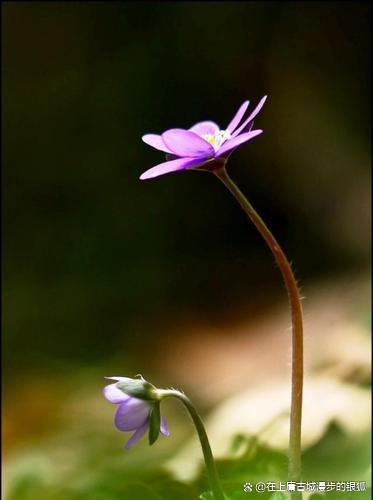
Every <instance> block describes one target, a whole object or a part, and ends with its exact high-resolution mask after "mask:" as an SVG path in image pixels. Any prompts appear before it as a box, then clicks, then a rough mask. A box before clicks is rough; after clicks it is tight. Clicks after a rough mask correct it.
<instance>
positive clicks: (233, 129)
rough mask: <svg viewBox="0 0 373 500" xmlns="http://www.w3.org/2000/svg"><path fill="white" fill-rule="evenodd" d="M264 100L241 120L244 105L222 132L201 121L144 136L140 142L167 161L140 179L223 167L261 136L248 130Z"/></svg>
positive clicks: (245, 104)
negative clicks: (182, 171)
mask: <svg viewBox="0 0 373 500" xmlns="http://www.w3.org/2000/svg"><path fill="white" fill-rule="evenodd" d="M266 99H267V96H264V97H263V98H262V99H261V100H260V101H259V103H258V105H257V106H256V108H255V109H254V110H253V111H252V112H251V113H250V115H249V116H248V117H247V118H246V119H243V118H244V114H245V113H246V110H247V108H248V106H249V101H245V102H244V103H243V104H242V105H241V106H240V107H239V109H238V111H237V113H236V114H235V115H234V117H233V119H232V120H231V121H230V122H229V124H228V126H227V127H226V128H225V130H221V129H220V127H219V126H218V125H217V124H216V123H214V122H211V121H205V122H199V123H196V124H195V125H193V127H191V128H190V129H189V130H185V129H181V128H172V129H169V130H166V131H165V132H163V134H161V135H157V134H146V135H144V136H143V137H142V140H143V141H144V142H145V143H146V144H148V145H149V146H152V147H153V148H155V149H159V150H160V151H163V152H164V153H166V159H167V161H166V162H163V163H160V164H159V165H156V166H155V167H153V168H151V169H149V170H147V171H146V172H144V173H143V174H142V175H141V176H140V179H142V180H144V179H151V178H152V177H158V176H159V175H163V174H168V173H169V172H175V171H177V170H185V169H196V168H204V169H211V168H214V166H216V165H219V164H220V165H221V164H224V163H225V162H226V160H227V158H228V156H229V155H230V154H231V153H232V152H233V150H234V149H236V148H237V147H238V146H240V145H241V144H243V143H244V142H247V141H249V140H250V139H253V138H254V137H256V136H257V135H259V134H261V133H262V132H263V131H262V130H259V129H257V130H252V126H253V123H254V118H255V117H256V115H257V114H258V113H259V111H260V110H261V109H262V107H263V105H264V103H265V100H266Z"/></svg>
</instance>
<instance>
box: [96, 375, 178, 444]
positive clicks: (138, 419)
mask: <svg viewBox="0 0 373 500" xmlns="http://www.w3.org/2000/svg"><path fill="white" fill-rule="evenodd" d="M105 378H107V379H110V380H116V382H115V383H114V384H110V385H107V386H106V387H104V389H103V395H104V397H105V398H106V399H107V400H108V401H109V402H110V403H114V404H117V405H118V408H117V411H116V413H115V417H114V423H115V426H116V427H117V429H119V430H120V431H123V432H127V431H135V432H134V433H133V434H132V436H131V437H130V439H129V440H128V441H127V443H126V445H125V448H127V449H128V448H131V446H133V445H134V444H136V443H137V442H138V441H139V440H140V439H141V438H142V437H143V436H144V434H145V433H146V432H147V431H148V430H149V441H150V444H153V443H154V442H155V440H156V439H157V437H158V435H159V432H161V433H162V434H163V435H164V436H169V434H170V433H169V432H168V428H167V424H166V420H165V419H164V417H160V414H159V402H157V401H151V400H144V399H138V398H135V397H133V396H130V395H128V394H126V393H125V392H123V390H121V389H120V388H119V387H118V385H120V384H121V383H123V382H127V381H131V380H132V379H128V378H126V377H105ZM154 425H155V426H156V429H155V430H154ZM152 427H153V429H152Z"/></svg>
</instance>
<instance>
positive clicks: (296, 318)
mask: <svg viewBox="0 0 373 500" xmlns="http://www.w3.org/2000/svg"><path fill="white" fill-rule="evenodd" d="M212 172H213V173H214V174H215V175H216V177H218V179H220V180H221V181H222V183H223V184H224V185H225V186H226V187H227V188H228V189H229V191H230V192H231V193H232V195H233V196H234V197H235V198H236V200H237V201H238V203H239V204H240V205H241V208H242V209H243V211H244V212H245V213H246V215H247V216H248V217H249V218H250V220H251V221H252V222H253V223H254V225H255V227H256V228H257V229H258V231H259V232H260V234H261V235H262V237H263V238H264V240H265V241H266V243H267V245H268V246H269V248H270V250H271V252H272V254H273V256H274V258H275V259H276V262H277V264H278V266H279V268H280V271H281V273H282V277H283V279H284V282H285V286H286V289H287V292H288V296H289V302H290V308H291V318H292V385H291V410H290V439H289V480H290V481H295V482H299V481H300V478H301V424H302V391H303V318H302V306H301V299H300V294H299V288H298V285H297V282H296V280H295V277H294V274H293V271H292V269H291V266H290V263H289V261H288V260H287V258H286V255H285V253H284V252H283V250H282V249H281V247H280V245H279V243H278V242H277V241H276V239H275V238H274V236H273V235H272V233H271V231H270V230H269V229H268V227H267V226H266V224H265V223H264V221H263V220H262V218H261V217H260V216H259V214H258V213H257V212H256V210H255V209H254V208H253V206H252V205H251V203H250V202H249V201H248V200H247V198H246V197H245V196H244V194H243V193H242V192H241V191H240V189H239V188H238V187H237V186H236V184H235V183H234V182H233V181H232V179H231V178H230V177H229V176H228V174H227V171H226V169H225V166H222V167H219V168H217V169H214V170H213V171H212ZM291 498H292V500H298V499H301V493H300V492H294V493H292V495H291Z"/></svg>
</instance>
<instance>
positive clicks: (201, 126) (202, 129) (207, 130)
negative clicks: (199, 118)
mask: <svg viewBox="0 0 373 500" xmlns="http://www.w3.org/2000/svg"><path fill="white" fill-rule="evenodd" d="M189 130H190V131H191V132H194V133H195V134H197V135H199V136H200V137H202V136H203V135H206V134H209V135H215V134H216V132H219V125H216V123H214V122H210V121H207V122H199V123H196V124H195V125H193V127H190V129H189Z"/></svg>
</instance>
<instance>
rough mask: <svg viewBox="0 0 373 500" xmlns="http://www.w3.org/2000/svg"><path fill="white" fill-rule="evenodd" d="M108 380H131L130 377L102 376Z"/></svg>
mask: <svg viewBox="0 0 373 500" xmlns="http://www.w3.org/2000/svg"><path fill="white" fill-rule="evenodd" d="M104 378H106V379H108V380H116V381H117V382H125V381H126V380H132V379H131V378H128V377H104Z"/></svg>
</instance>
